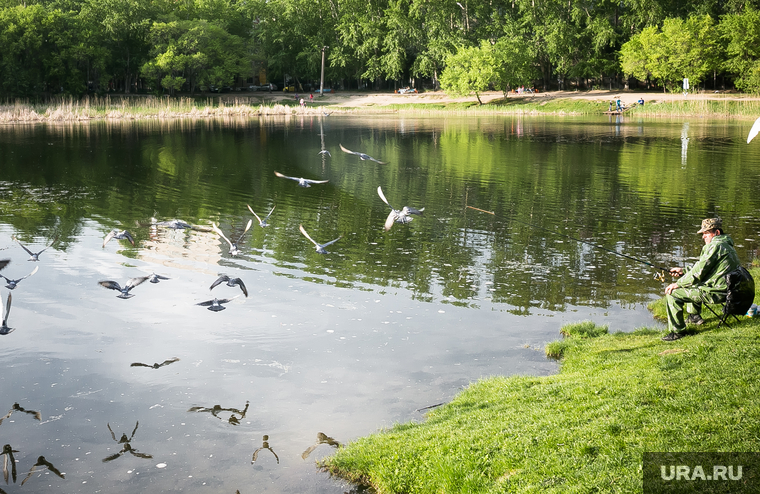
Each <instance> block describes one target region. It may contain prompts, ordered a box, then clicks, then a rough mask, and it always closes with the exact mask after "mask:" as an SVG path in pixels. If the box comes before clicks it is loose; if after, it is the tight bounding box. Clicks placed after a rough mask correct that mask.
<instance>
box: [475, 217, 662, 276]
mask: <svg viewBox="0 0 760 494" xmlns="http://www.w3.org/2000/svg"><path fill="white" fill-rule="evenodd" d="M467 207H468V208H470V209H474V210H475V211H480V212H481V213H488V214H491V215H493V216H496V213H494V212H493V211H486V210H485V209H480V208H476V207H474V206H467ZM512 221H516V222H517V223H522V224H523V225H527V226H529V227H531V228H537V229H539V230H543V231H545V232H549V233H553V234H554V235H559V236H561V237H565V238H569V239H570V240H575V241H576V242H581V243H584V244H586V245H590V246H591V247H595V248H597V249H600V250H603V251H606V252H609V253H610V254H615V255H617V256H621V257H625V258H626V259H630V260H632V261H636V262H639V263H641V264H646V265H647V266H649V267H652V268H655V269H658V270H660V271H661V272H660V273H655V278H656V279H658V280H660V281H665V273H669V272H670V268H664V267H662V266H658V265H656V264H652V263H651V262H648V261H645V260H643V259H639V258H638V257H633V256H629V255H628V254H622V253H620V252H618V251H615V250H612V249H608V248H607V247H604V246H601V245H598V244H594V243H591V242H589V241H587V240H583V239H580V238H576V237H571V236H570V235H566V234H564V233H559V232H555V231H554V230H549V229H548V228H544V227H542V226H538V225H533V224H531V223H527V222H525V221H520V220H518V219H515V218H512Z"/></svg>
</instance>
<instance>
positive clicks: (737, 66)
mask: <svg viewBox="0 0 760 494" xmlns="http://www.w3.org/2000/svg"><path fill="white" fill-rule="evenodd" d="M719 30H720V34H721V36H722V38H723V40H724V41H725V43H726V58H725V60H724V62H723V68H725V69H726V70H727V71H728V72H730V73H732V74H734V75H735V76H736V79H735V80H734V83H735V84H736V87H737V88H739V89H741V90H742V91H747V92H752V93H760V11H758V10H755V9H751V8H750V9H747V10H746V11H745V12H742V13H741V14H730V15H727V16H725V17H724V18H723V19H722V20H721V22H720V25H719Z"/></svg>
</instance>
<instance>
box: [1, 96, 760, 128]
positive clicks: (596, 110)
mask: <svg viewBox="0 0 760 494" xmlns="http://www.w3.org/2000/svg"><path fill="white" fill-rule="evenodd" d="M251 94H255V93H251ZM578 94H579V97H559V98H555V97H553V96H549V95H545V94H537V95H535V96H531V97H508V98H498V99H495V100H491V101H489V102H487V103H485V104H483V105H479V104H478V102H477V100H476V99H475V97H474V96H473V98H472V100H468V101H448V102H446V101H441V102H435V103H392V104H387V105H380V104H365V105H362V106H357V107H349V106H344V104H345V101H343V100H340V99H332V100H330V99H327V100H321V99H319V98H318V99H317V100H315V101H314V102H313V103H309V104H308V105H307V106H306V107H305V108H301V107H300V106H299V105H298V103H297V102H296V101H295V99H292V100H291V99H273V97H272V96H271V95H268V94H266V93H261V94H258V95H245V93H240V95H239V96H238V95H237V94H235V95H225V96H213V97H207V96H200V97H180V98H169V97H152V96H133V97H124V96H113V97H88V98H83V99H81V100H73V99H70V98H69V99H66V98H61V99H57V100H52V101H50V102H47V103H32V102H28V101H20V100H18V101H13V102H5V103H0V123H14V122H40V121H87V120H100V119H111V120H143V119H160V118H215V117H253V116H267V115H273V116H274V115H310V114H312V115H321V114H322V111H324V110H325V109H329V111H331V112H336V113H409V114H415V113H416V114H442V115H448V114H463V115H476V114H477V115H481V114H494V115H497V114H505V115H514V114H526V115H594V114H596V115H600V114H602V113H604V112H605V111H607V110H608V108H609V100H608V99H606V98H605V99H588V98H585V97H582V96H583V93H578ZM275 96H277V95H275ZM280 96H281V95H280ZM644 96H646V97H647V98H651V99H650V100H648V101H647V102H646V104H645V105H644V106H634V107H633V108H631V109H629V110H626V112H625V114H626V115H629V116H649V117H660V116H671V117H690V116H700V117H707V118H748V119H749V118H752V119H754V118H757V116H758V115H760V100H753V99H727V98H724V97H723V96H722V95H717V96H714V97H713V96H711V98H714V99H700V97H699V96H694V97H692V98H691V99H690V98H683V99H678V100H672V101H659V100H658V99H656V97H655V96H654V95H651V94H647V95H644ZM338 105H340V106H338Z"/></svg>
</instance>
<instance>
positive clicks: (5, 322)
mask: <svg viewBox="0 0 760 494" xmlns="http://www.w3.org/2000/svg"><path fill="white" fill-rule="evenodd" d="M11 300H12V298H11V294H10V293H9V294H8V301H7V302H5V311H3V325H2V326H0V335H6V334H9V333H12V332H13V331H14V330H13V328H9V327H8V314H10V313H11Z"/></svg>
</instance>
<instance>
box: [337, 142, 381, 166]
mask: <svg viewBox="0 0 760 494" xmlns="http://www.w3.org/2000/svg"><path fill="white" fill-rule="evenodd" d="M339 146H340V148H341V149H342V150H343V152H344V153H348V154H355V155H356V156H358V157H359V159H360V160H362V161H374V162H375V163H380V164H381V165H384V164H385V162H384V161H380V160H378V159H375V158H373V157H372V156H370V155H368V154H364V153H358V152H356V151H351V150H350V149H346V148H344V147H343V144H339Z"/></svg>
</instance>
